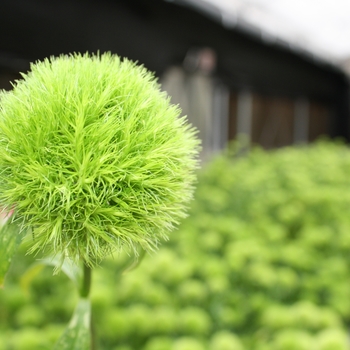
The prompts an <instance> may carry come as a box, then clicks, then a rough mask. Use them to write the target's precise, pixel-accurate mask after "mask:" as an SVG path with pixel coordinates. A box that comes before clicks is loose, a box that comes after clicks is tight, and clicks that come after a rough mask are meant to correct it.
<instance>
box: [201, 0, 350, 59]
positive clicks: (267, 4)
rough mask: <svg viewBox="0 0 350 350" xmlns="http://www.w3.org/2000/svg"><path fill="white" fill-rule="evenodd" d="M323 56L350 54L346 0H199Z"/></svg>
mask: <svg viewBox="0 0 350 350" xmlns="http://www.w3.org/2000/svg"><path fill="white" fill-rule="evenodd" d="M202 1H206V2H209V3H211V4H213V5H215V6H217V7H220V8H221V9H222V10H224V11H223V16H224V17H226V18H229V17H230V16H233V17H234V16H237V15H238V16H239V17H241V18H244V20H246V21H248V22H249V23H251V24H253V25H255V26H257V27H259V28H261V29H263V30H264V31H265V32H267V33H268V34H271V35H273V36H277V37H279V38H282V39H285V40H286V41H288V42H290V43H291V44H295V45H298V46H300V47H302V48H304V49H307V50H309V51H311V52H313V53H316V54H317V55H319V56H321V57H324V58H326V59H330V60H335V61H343V60H344V59H348V58H350V0H202Z"/></svg>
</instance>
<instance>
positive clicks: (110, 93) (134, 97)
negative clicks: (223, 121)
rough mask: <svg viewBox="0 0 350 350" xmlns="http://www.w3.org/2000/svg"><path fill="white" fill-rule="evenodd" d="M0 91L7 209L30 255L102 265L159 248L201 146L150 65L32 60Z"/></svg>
mask: <svg viewBox="0 0 350 350" xmlns="http://www.w3.org/2000/svg"><path fill="white" fill-rule="evenodd" d="M23 77H24V79H23V80H20V81H17V82H16V84H15V86H14V89H13V90H12V91H11V92H4V91H3V92H1V94H0V155H1V156H0V206H3V207H4V208H13V207H15V208H16V213H15V217H16V220H17V222H21V225H23V227H24V228H30V229H31V231H32V233H33V234H32V236H33V242H32V246H31V251H40V250H43V249H47V248H48V249H50V250H51V252H52V253H54V254H62V253H63V254H64V256H68V257H70V258H72V259H74V260H77V259H84V260H85V261H86V263H87V264H90V265H92V264H94V263H96V262H98V261H99V260H100V259H101V258H103V257H104V256H105V255H106V254H109V253H111V252H113V251H120V250H123V249H130V248H131V249H132V250H136V249H137V247H138V246H141V247H142V248H143V249H145V250H147V251H152V250H154V249H155V248H156V247H157V245H158V244H159V242H160V241H161V240H163V239H166V238H167V237H168V234H169V231H171V230H172V229H173V228H174V226H175V225H176V224H177V223H178V221H179V219H180V218H183V217H184V216H185V213H186V205H187V202H188V201H189V200H190V199H191V198H192V193H193V183H194V182H195V169H196V168H197V166H198V159H197V154H198V149H199V142H198V139H197V138H196V131H195V130H194V129H193V128H192V127H191V126H190V125H188V124H187V123H186V120H185V118H184V117H180V116H179V115H180V110H179V108H178V107H177V106H174V105H171V104H170V103H169V98H168V97H167V95H166V94H165V93H164V92H161V91H160V89H159V85H158V84H157V82H156V79H155V78H154V76H153V75H152V74H151V73H150V72H148V71H147V70H146V69H145V68H144V67H142V66H137V65H135V64H134V63H132V62H130V61H128V60H126V59H124V60H121V59H120V58H119V57H118V56H115V55H111V54H103V55H92V56H90V55H88V54H85V55H80V54H75V55H71V56H60V57H57V58H51V59H46V60H44V61H43V62H37V63H36V64H34V65H32V67H31V72H29V73H28V74H24V75H23Z"/></svg>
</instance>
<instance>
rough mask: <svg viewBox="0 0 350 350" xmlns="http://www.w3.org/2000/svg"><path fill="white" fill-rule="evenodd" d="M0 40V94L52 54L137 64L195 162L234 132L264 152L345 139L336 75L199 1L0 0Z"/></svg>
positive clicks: (342, 93) (345, 111)
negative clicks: (164, 94)
mask: <svg viewBox="0 0 350 350" xmlns="http://www.w3.org/2000/svg"><path fill="white" fill-rule="evenodd" d="M0 43H1V44H0V88H10V85H9V80H13V79H16V78H18V72H19V71H26V70H27V69H28V68H29V62H30V61H34V60H37V59H43V58H44V57H47V56H50V55H58V54H61V53H70V52H74V51H75V52H86V51H90V52H96V51H98V50H99V51H100V52H104V51H111V52H113V53H117V54H119V55H121V56H124V57H128V58H130V59H132V60H137V61H138V62H139V63H142V64H144V65H145V66H146V67H147V68H149V69H150V70H152V71H154V72H155V74H156V75H157V76H159V77H160V82H161V83H162V84H163V88H164V89H165V90H167V91H168V92H169V94H170V95H171V96H172V101H173V102H174V103H179V104H180V105H181V107H182V109H183V112H184V114H186V115H188V117H189V120H190V121H191V122H192V123H193V124H194V125H196V126H197V127H198V129H199V131H200V136H201V138H202V140H203V148H204V149H203V158H207V157H209V156H210V155H211V154H212V153H213V152H216V151H217V150H220V149H221V148H222V147H224V145H225V144H226V143H227V141H228V140H231V139H233V138H235V137H236V136H237V135H238V134H245V135H247V136H248V137H249V138H250V139H251V140H252V141H253V142H254V143H258V144H261V145H262V146H264V147H265V148H273V147H280V146H285V145H290V144H294V143H298V142H310V141H313V140H314V139H316V138H317V137H318V136H320V135H328V136H330V137H342V138H344V139H346V140H350V129H349V81H348V78H347V76H346V74H345V73H344V72H343V70H342V69H341V68H339V67H337V66H335V65H334V64H332V63H329V62H327V61H325V60H322V59H320V58H318V57H316V56H315V55H311V54H309V53H308V52H307V51H302V50H300V49H296V48H295V47H294V46H293V45H291V44H289V43H288V42H283V41H281V40H271V37H269V36H268V35H267V34H266V33H264V32H263V31H262V30H261V29H259V28H258V27H254V26H251V25H250V24H248V23H246V22H244V20H240V19H239V18H236V17H230V16H223V13H222V11H219V8H218V7H216V6H214V5H210V4H209V3H207V2H204V1H201V0H173V1H171V0H168V1H165V0H85V1H80V0H50V1H45V0H2V1H1V2H0Z"/></svg>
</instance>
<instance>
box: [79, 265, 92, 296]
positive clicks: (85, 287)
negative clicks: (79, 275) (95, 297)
mask: <svg viewBox="0 0 350 350" xmlns="http://www.w3.org/2000/svg"><path fill="white" fill-rule="evenodd" d="M91 272H92V270H91V267H90V266H88V265H86V263H85V261H84V265H83V281H82V284H81V289H80V296H81V297H82V298H88V297H89V294H90V287H91Z"/></svg>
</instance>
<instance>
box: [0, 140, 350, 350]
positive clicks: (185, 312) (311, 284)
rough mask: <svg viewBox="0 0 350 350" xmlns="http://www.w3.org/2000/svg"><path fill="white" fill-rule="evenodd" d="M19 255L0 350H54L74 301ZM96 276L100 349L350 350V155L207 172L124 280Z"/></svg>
mask: <svg viewBox="0 0 350 350" xmlns="http://www.w3.org/2000/svg"><path fill="white" fill-rule="evenodd" d="M24 251H25V244H24V245H23V247H22V248H21V249H20V252H19V256H21V258H19V259H15V260H14V264H13V266H12V268H11V271H10V273H9V276H8V279H7V283H6V284H5V288H4V289H2V290H0V350H47V349H51V348H52V345H53V344H54V343H55V341H56V340H57V338H58V337H59V336H60V334H61V333H62V332H63V330H64V328H65V325H66V323H67V321H68V320H69V318H70V316H71V314H72V312H73V309H74V305H75V303H76V301H77V298H78V296H77V294H76V291H75V288H74V286H73V285H72V283H71V282H70V280H69V279H68V278H67V277H66V276H65V275H64V274H63V273H61V274H59V275H55V276H52V269H50V268H49V267H45V268H43V267H42V266H41V265H34V266H33V267H30V266H31V264H33V263H34V262H35V257H32V256H25V255H24V253H23V252H24ZM125 259H126V257H124V256H120V257H115V258H114V259H107V260H106V261H105V262H104V263H103V264H102V266H101V267H100V268H97V269H96V270H95V271H94V276H93V279H94V281H93V289H92V295H91V299H92V303H93V324H94V326H93V328H94V332H95V333H96V339H97V343H98V344H97V345H98V346H97V347H96V348H97V349H101V350H348V349H349V340H348V328H349V324H350V150H349V149H348V147H346V146H344V145H342V144H337V143H331V142H325V141H324V142H319V143H316V144H314V145H313V146H309V147H306V146H304V147H298V148H284V149H281V150H277V151H272V152H271V151H270V152H266V151H263V150H260V149H253V150H251V151H250V152H249V153H247V154H244V155H239V152H236V151H233V150H231V151H228V152H227V153H225V155H223V156H219V157H217V158H216V159H214V160H213V161H212V162H210V164H207V165H205V166H204V167H203V169H202V170H201V171H200V174H199V182H198V188H197V191H196V195H195V200H194V201H193V202H192V204H191V210H190V215H189V217H188V218H187V219H186V220H185V221H184V222H183V223H182V224H181V226H180V229H179V230H178V231H175V232H173V233H172V235H171V239H170V241H169V242H166V243H164V244H163V245H162V246H161V247H160V249H159V251H158V252H156V253H154V254H153V255H147V256H146V257H145V258H144V260H143V261H142V263H141V265H140V266H139V267H138V268H137V269H135V270H133V271H130V272H128V273H124V274H123V275H120V273H118V271H120V269H121V266H122V264H123V261H124V260H125Z"/></svg>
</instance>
